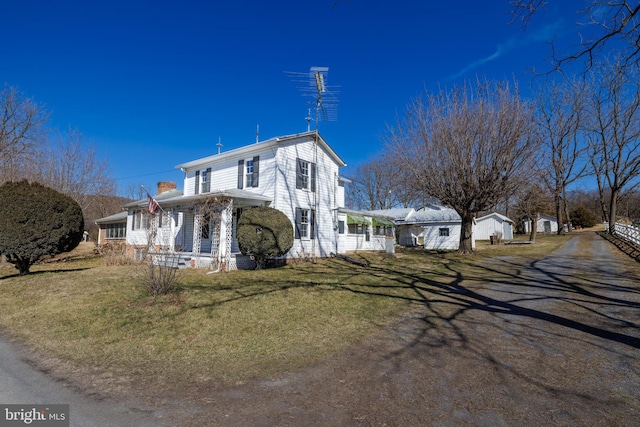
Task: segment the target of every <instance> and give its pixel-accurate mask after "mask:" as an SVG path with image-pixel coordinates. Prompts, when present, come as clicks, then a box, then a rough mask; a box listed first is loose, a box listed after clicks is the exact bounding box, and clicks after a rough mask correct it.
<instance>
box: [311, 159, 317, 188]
mask: <svg viewBox="0 0 640 427" xmlns="http://www.w3.org/2000/svg"><path fill="white" fill-rule="evenodd" d="M310 173H311V191H313V192H315V191H316V164H315V163H311V171H310Z"/></svg>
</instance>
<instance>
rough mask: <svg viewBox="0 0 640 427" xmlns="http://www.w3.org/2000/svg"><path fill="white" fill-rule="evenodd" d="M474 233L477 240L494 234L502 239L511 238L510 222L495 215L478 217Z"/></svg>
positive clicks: (486, 238) (485, 238)
mask: <svg viewBox="0 0 640 427" xmlns="http://www.w3.org/2000/svg"><path fill="white" fill-rule="evenodd" d="M475 233H476V239H477V240H489V239H490V238H491V237H490V236H492V235H494V234H498V235H500V236H502V238H503V239H513V231H512V229H511V224H510V223H509V222H507V221H503V220H502V219H500V218H499V217H495V216H490V217H486V218H483V219H479V220H478V221H477V224H476V227H475Z"/></svg>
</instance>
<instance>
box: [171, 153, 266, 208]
mask: <svg viewBox="0 0 640 427" xmlns="http://www.w3.org/2000/svg"><path fill="white" fill-rule="evenodd" d="M274 154H275V149H274V148H269V147H267V148H264V147H263V148H262V149H259V150H258V149H257V150H256V151H253V152H249V153H248V154H244V155H242V156H240V157H229V158H225V159H222V160H220V161H218V162H215V163H213V162H211V163H205V164H203V165H202V166H198V167H197V168H192V169H189V170H187V173H186V176H185V180H184V195H185V196H192V195H194V194H196V193H195V182H196V172H197V171H200V174H202V171H205V170H207V169H208V168H211V175H210V177H209V181H210V186H209V190H210V191H216V190H230V189H235V188H238V161H239V160H244V162H245V163H244V168H245V170H244V171H243V186H242V187H243V188H242V189H243V190H247V191H250V192H253V193H256V194H261V195H265V196H269V197H273V192H274V186H275V167H274V164H275V155H274ZM255 156H259V157H260V160H259V169H258V170H259V178H258V187H247V182H246V181H247V179H246V162H247V160H253V158H254V157H255ZM200 187H202V178H200ZM200 190H201V188H200V189H199V190H198V194H201V193H200Z"/></svg>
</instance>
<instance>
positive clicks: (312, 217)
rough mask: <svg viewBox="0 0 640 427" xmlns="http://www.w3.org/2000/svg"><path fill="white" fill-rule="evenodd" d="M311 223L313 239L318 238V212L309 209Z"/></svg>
mask: <svg viewBox="0 0 640 427" xmlns="http://www.w3.org/2000/svg"><path fill="white" fill-rule="evenodd" d="M309 214H310V215H309V216H310V218H309V222H310V224H309V225H310V227H309V228H310V229H311V236H309V237H311V238H312V239H315V238H316V210H315V209H309Z"/></svg>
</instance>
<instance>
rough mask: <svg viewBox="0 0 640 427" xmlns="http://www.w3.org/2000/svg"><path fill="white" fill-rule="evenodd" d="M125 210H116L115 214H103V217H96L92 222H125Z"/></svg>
mask: <svg viewBox="0 0 640 427" xmlns="http://www.w3.org/2000/svg"><path fill="white" fill-rule="evenodd" d="M127 214H128V213H127V211H123V212H118V213H117V214H113V215H109V216H105V217H104V218H100V219H96V220H95V221H94V222H95V223H96V224H102V223H107V222H123V221H124V222H126V221H127Z"/></svg>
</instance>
